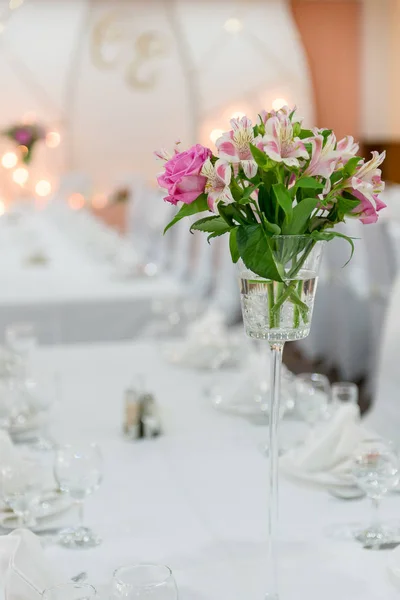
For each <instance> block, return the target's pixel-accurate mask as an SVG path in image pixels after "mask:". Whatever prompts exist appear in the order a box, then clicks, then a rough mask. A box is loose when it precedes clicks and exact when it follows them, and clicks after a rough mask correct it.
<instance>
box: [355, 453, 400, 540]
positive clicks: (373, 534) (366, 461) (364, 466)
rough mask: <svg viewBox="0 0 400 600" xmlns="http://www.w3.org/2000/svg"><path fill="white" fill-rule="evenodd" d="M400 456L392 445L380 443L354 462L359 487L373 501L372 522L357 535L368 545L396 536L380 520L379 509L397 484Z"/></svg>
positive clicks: (357, 457)
mask: <svg viewBox="0 0 400 600" xmlns="http://www.w3.org/2000/svg"><path fill="white" fill-rule="evenodd" d="M399 469H400V463H399V455H398V453H397V451H396V450H394V448H393V446H392V445H391V444H385V443H383V442H376V443H373V444H371V445H370V446H368V447H364V448H362V449H361V450H360V452H359V453H358V455H357V456H356V458H355V459H354V461H353V467H352V473H353V476H354V479H355V481H356V483H357V485H358V487H359V488H360V489H361V490H362V491H363V492H365V493H366V494H367V496H368V498H370V499H371V502H372V509H373V514H372V520H371V524H370V525H369V526H368V527H367V528H366V529H364V530H363V531H359V532H357V533H356V534H355V538H356V539H357V540H358V541H359V542H361V543H362V544H363V545H364V546H372V547H374V546H379V545H380V544H382V543H384V542H387V541H390V540H391V539H392V537H393V532H391V531H390V530H389V529H388V528H387V527H384V526H383V525H382V524H381V523H380V519H379V508H380V503H381V500H382V498H383V497H384V496H385V495H386V494H387V492H388V491H389V490H392V489H394V488H395V487H396V485H397V484H398V482H399V479H400V472H399Z"/></svg>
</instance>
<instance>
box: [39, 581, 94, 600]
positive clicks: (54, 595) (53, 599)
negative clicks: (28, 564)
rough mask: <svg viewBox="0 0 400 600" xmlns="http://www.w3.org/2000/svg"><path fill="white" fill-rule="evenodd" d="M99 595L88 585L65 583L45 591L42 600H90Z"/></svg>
mask: <svg viewBox="0 0 400 600" xmlns="http://www.w3.org/2000/svg"><path fill="white" fill-rule="evenodd" d="M96 595H97V592H96V589H95V588H94V587H93V586H92V585H89V584H88V583H72V582H71V583H63V584H61V585H55V586H54V587H50V588H47V589H46V590H44V592H43V595H42V600H89V599H90V598H95V597H96Z"/></svg>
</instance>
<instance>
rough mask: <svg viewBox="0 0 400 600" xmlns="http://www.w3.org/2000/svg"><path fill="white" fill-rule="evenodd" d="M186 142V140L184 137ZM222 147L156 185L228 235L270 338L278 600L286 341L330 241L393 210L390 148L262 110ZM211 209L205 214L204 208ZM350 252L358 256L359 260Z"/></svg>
mask: <svg viewBox="0 0 400 600" xmlns="http://www.w3.org/2000/svg"><path fill="white" fill-rule="evenodd" d="M177 144H179V142H177ZM216 147H217V152H216V154H213V152H212V151H211V150H210V149H209V148H205V147H203V146H201V145H200V144H197V145H195V146H193V147H192V148H190V149H189V150H185V151H183V152H180V151H179V150H178V147H176V148H175V152H174V154H173V155H169V154H168V153H167V152H166V151H165V150H162V151H160V152H157V153H156V155H157V156H158V157H159V158H160V159H162V160H164V161H165V165H164V167H165V168H164V172H163V173H162V174H161V175H160V176H159V177H158V183H159V185H160V186H161V187H162V188H165V189H166V190H167V192H168V193H167V195H166V197H165V200H166V201H167V202H170V203H171V204H178V202H179V203H181V204H182V205H181V207H180V209H179V211H178V212H177V214H176V215H175V217H174V218H173V219H172V221H171V222H170V223H169V224H168V225H167V227H166V228H165V231H167V230H168V229H169V228H170V227H171V226H172V225H174V224H175V223H177V222H178V221H179V220H180V219H182V218H183V217H187V216H193V215H196V214H199V213H200V215H199V216H201V218H199V219H198V220H196V221H195V222H194V223H192V225H191V228H190V229H191V231H193V230H200V231H204V232H205V233H207V234H208V239H209V240H210V239H212V238H214V237H217V236H220V235H225V234H229V246H230V251H231V255H232V260H233V262H235V263H238V268H239V279H240V291H241V299H242V312H243V320H244V325H245V329H246V332H247V334H248V335H249V336H251V337H255V338H261V339H265V340H268V342H269V343H270V346H271V349H272V353H271V394H270V407H269V446H268V462H269V480H268V481H269V495H270V497H269V504H268V521H267V522H268V540H269V560H268V565H267V567H268V569H267V574H268V578H269V590H270V591H269V593H268V594H267V598H268V599H269V600H277V599H278V591H277V590H278V585H277V579H276V552H275V543H274V538H275V527H276V514H277V502H278V500H277V489H278V485H277V484H278V442H277V433H278V422H279V400H280V369H281V361H282V353H283V347H284V343H285V342H286V341H291V340H297V339H301V338H304V337H306V336H307V335H308V333H309V329H310V323H311V317H312V310H313V305H314V298H315V293H316V288H317V280H318V270H319V264H320V259H321V254H322V247H323V244H324V243H325V242H328V241H330V240H332V239H333V238H334V237H342V238H344V239H345V240H347V241H348V242H349V244H350V246H351V255H352V253H353V250H354V244H353V240H352V239H351V238H350V237H348V236H346V235H344V234H343V233H340V232H338V231H335V229H334V227H335V225H337V224H338V223H341V222H343V221H345V220H346V219H350V218H356V219H360V220H361V221H362V222H363V223H365V224H369V223H375V222H376V221H377V219H378V212H379V211H380V210H381V209H382V208H384V207H385V204H384V203H383V202H382V200H380V198H379V194H380V192H382V191H383V189H384V183H383V181H382V179H381V171H380V169H379V166H380V165H381V163H382V161H383V160H384V158H385V153H384V152H382V154H378V153H377V152H373V153H372V158H371V160H369V161H365V160H364V159H363V158H362V157H360V156H357V151H358V144H357V143H355V141H354V139H353V138H352V137H351V136H347V137H345V138H343V139H341V140H339V141H337V140H336V137H335V134H334V133H333V132H332V131H331V130H330V129H316V128H315V129H312V130H310V129H305V128H303V126H302V120H301V118H299V117H298V115H297V114H296V110H295V109H293V110H291V109H289V108H288V107H287V106H284V107H283V108H281V109H280V110H278V111H270V112H266V111H262V112H261V113H260V115H259V118H258V121H257V123H256V125H254V126H253V125H252V122H251V121H250V119H248V118H247V117H243V118H241V119H232V120H231V130H230V131H228V132H226V133H224V134H223V135H222V136H221V137H220V138H219V139H218V140H217V141H216ZM206 212H209V213H210V214H206V215H203V214H202V213H206ZM351 255H350V258H351Z"/></svg>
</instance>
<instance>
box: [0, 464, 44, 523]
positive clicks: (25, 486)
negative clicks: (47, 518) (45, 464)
mask: <svg viewBox="0 0 400 600" xmlns="http://www.w3.org/2000/svg"><path fill="white" fill-rule="evenodd" d="M0 486H1V494H2V496H3V499H4V502H5V503H6V504H7V506H9V507H10V508H11V509H12V510H13V512H14V513H15V514H16V515H17V517H18V521H19V523H18V527H27V528H29V527H34V526H35V525H36V519H35V509H36V507H37V505H38V503H39V501H40V498H41V494H42V491H43V478H42V477H41V470H40V466H39V465H38V464H37V463H35V462H34V461H31V460H23V461H22V460H19V461H16V462H15V463H14V464H9V465H5V466H3V467H2V469H1V470H0Z"/></svg>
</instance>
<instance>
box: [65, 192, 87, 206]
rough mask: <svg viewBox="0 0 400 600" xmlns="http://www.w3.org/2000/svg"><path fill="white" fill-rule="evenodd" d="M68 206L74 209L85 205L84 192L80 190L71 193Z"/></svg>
mask: <svg viewBox="0 0 400 600" xmlns="http://www.w3.org/2000/svg"><path fill="white" fill-rule="evenodd" d="M68 206H69V207H70V208H71V209H72V210H80V209H81V208H83V207H84V206H85V197H84V196H83V195H82V194H79V193H78V192H75V193H74V194H71V195H70V197H69V198H68Z"/></svg>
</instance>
